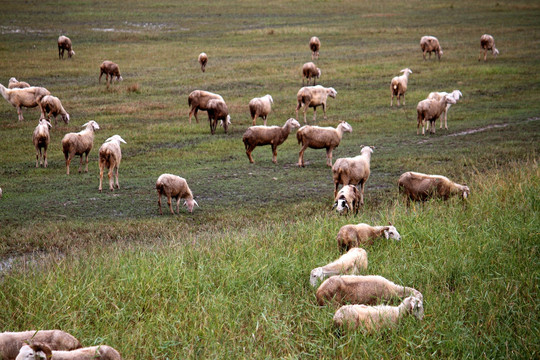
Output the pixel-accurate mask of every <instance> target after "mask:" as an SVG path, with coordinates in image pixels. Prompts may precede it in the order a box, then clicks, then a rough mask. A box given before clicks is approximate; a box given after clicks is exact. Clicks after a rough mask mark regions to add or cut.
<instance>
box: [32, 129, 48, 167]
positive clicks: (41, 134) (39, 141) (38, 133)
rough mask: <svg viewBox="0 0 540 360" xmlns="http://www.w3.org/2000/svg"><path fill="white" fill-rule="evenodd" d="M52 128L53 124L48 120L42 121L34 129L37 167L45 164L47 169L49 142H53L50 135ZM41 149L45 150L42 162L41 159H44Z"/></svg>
mask: <svg viewBox="0 0 540 360" xmlns="http://www.w3.org/2000/svg"><path fill="white" fill-rule="evenodd" d="M51 126H52V125H51V123H50V122H49V121H48V120H47V119H40V120H39V124H38V125H37V126H36V128H35V129H34V133H33V135H32V141H33V143H34V147H35V148H36V167H39V165H41V164H43V167H47V148H48V147H49V142H50V140H51V137H50V135H49V129H50V128H51ZM41 149H43V160H42V161H40V158H41V157H42V152H41ZM38 162H39V165H38Z"/></svg>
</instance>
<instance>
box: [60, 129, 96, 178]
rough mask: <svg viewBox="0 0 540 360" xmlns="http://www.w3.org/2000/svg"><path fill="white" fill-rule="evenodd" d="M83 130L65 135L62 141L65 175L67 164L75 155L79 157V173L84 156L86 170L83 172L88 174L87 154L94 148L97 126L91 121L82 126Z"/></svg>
mask: <svg viewBox="0 0 540 360" xmlns="http://www.w3.org/2000/svg"><path fill="white" fill-rule="evenodd" d="M82 127H83V128H85V129H84V130H82V131H80V132H78V133H67V134H66V135H64V138H63V139H62V151H63V152H64V157H65V158H66V174H68V175H69V164H70V163H71V159H73V157H74V156H75V155H80V156H81V162H80V164H79V172H81V169H82V163H83V155H86V168H85V169H84V172H88V153H90V150H92V147H93V146H94V132H95V131H96V130H99V125H98V123H97V122H95V121H94V120H91V121H89V122H87V123H86V124H84V125H83V126H82Z"/></svg>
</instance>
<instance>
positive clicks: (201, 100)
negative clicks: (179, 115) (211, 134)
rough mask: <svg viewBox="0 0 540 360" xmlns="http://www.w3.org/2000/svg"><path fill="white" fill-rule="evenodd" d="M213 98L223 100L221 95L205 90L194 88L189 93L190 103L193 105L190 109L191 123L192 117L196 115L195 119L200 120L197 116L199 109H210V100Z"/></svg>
mask: <svg viewBox="0 0 540 360" xmlns="http://www.w3.org/2000/svg"><path fill="white" fill-rule="evenodd" d="M212 99H218V100H223V98H222V97H221V95H218V94H214V93H211V92H209V91H204V90H194V91H192V92H191V93H190V94H189V97H188V105H189V106H190V107H191V109H190V110H189V123H190V124H191V117H192V116H193V115H195V121H197V122H199V119H198V118H197V112H198V111H199V110H203V111H206V110H208V102H209V101H210V100H212Z"/></svg>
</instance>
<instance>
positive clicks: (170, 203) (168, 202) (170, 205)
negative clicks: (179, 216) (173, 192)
mask: <svg viewBox="0 0 540 360" xmlns="http://www.w3.org/2000/svg"><path fill="white" fill-rule="evenodd" d="M167 204H168V205H169V209H170V210H171V214H173V215H174V211H173V209H172V199H171V196H170V195H167Z"/></svg>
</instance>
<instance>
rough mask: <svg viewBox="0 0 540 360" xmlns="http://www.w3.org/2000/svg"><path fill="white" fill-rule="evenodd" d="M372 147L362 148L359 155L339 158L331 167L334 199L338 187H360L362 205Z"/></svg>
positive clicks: (369, 170) (369, 171) (369, 172)
mask: <svg viewBox="0 0 540 360" xmlns="http://www.w3.org/2000/svg"><path fill="white" fill-rule="evenodd" d="M373 149H374V147H373V146H364V147H362V150H360V155H358V156H355V157H348V158H339V159H337V160H336V162H335V163H334V165H333V166H332V177H333V179H334V197H336V196H337V193H338V187H339V185H340V184H341V185H343V186H345V185H356V186H358V185H360V205H364V187H365V185H366V182H367V181H368V179H369V175H370V174H371V169H370V166H371V154H372V153H373Z"/></svg>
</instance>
